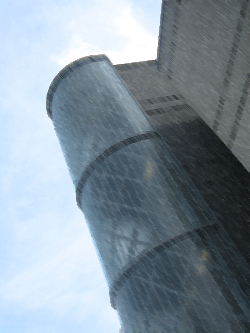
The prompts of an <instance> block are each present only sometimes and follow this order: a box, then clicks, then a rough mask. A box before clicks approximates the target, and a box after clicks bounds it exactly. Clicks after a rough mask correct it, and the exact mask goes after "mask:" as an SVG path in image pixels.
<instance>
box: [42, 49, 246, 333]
mask: <svg viewBox="0 0 250 333" xmlns="http://www.w3.org/2000/svg"><path fill="white" fill-rule="evenodd" d="M47 111H48V115H49V117H50V118H51V119H52V121H53V124H54V127H55V131H56V133H57V136H58V139H59V141H60V144H61V148H62V150H63V153H64V156H65V159H66V162H67V165H68V168H69V172H70V175H71V178H72V181H73V183H74V185H75V189H76V196H77V203H78V206H79V208H80V209H81V210H82V212H83V213H84V215H85V218H86V221H87V223H88V227H89V230H90V232H91V235H92V238H93V241H94V243H95V246H96V250H97V252H98V255H99V258H100V261H101V263H102V267H103V270H104V274H105V276H106V280H107V283H108V285H109V288H110V298H111V304H112V306H113V307H114V308H115V309H117V310H118V313H119V316H120V319H121V321H122V330H123V332H129V333H130V332H150V333H151V332H157V333H159V332H181V333H183V332H186V333H188V332H217V331H218V332H234V333H235V332H244V330H245V329H246V327H247V325H248V320H247V318H249V317H250V312H249V303H247V302H248V301H247V293H248V291H247V288H243V287H244V279H242V277H244V276H246V275H247V274H248V271H247V265H246V263H245V261H244V259H243V258H242V257H241V255H240V253H239V252H238V250H237V248H236V247H235V246H234V244H233V243H232V241H231V240H230V238H229V237H228V235H227V233H226V232H225V231H224V229H223V228H222V227H221V226H220V225H219V223H218V221H217V220H216V218H215V216H214V215H213V214H212V212H211V211H210V210H209V208H208V206H207V205H206V203H205V202H204V200H203V199H202V197H201V195H200V194H199V192H198V191H197V190H196V188H195V187H194V185H193V183H192V182H191V180H190V179H189V178H188V177H187V175H186V174H185V172H184V171H183V170H182V169H181V168H180V166H179V164H178V161H176V160H175V159H174V157H173V156H172V155H171V152H170V150H169V148H168V147H167V145H166V144H165V143H164V142H163V140H162V139H161V137H160V136H159V134H158V133H157V132H156V130H155V128H154V127H153V126H152V125H151V123H150V122H149V121H148V119H147V118H146V117H145V116H144V114H143V111H142V110H141V108H140V106H139V104H138V103H137V102H136V101H135V99H134V98H133V96H132V95H131V94H130V92H129V91H128V89H127V88H126V86H125V84H124V83H123V81H122V80H121V78H120V77H119V75H118V74H117V72H116V70H115V69H114V67H113V66H112V63H111V62H110V60H109V59H108V58H107V57H106V56H105V55H98V56H90V57H85V58H81V59H79V60H77V61H75V62H73V63H71V64H70V65H68V66H66V67H65V68H64V69H63V70H62V71H61V72H60V73H59V74H58V75H57V76H56V77H55V79H54V80H53V82H52V84H51V86H50V88H49V91H48V95H47ZM227 251H228V252H227ZM229 252H230V260H228V256H227V253H229ZM232 258H233V260H234V261H235V262H236V261H237V274H236V270H235V268H234V267H233V266H232V264H231V260H232ZM242 286H243V287H242Z"/></svg>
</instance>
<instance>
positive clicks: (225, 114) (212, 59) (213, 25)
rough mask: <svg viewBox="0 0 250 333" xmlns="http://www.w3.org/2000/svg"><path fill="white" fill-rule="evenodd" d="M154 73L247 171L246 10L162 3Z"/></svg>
mask: <svg viewBox="0 0 250 333" xmlns="http://www.w3.org/2000/svg"><path fill="white" fill-rule="evenodd" d="M158 60H159V70H160V71H161V73H162V74H164V75H165V76H166V77H168V78H169V79H170V80H171V82H172V84H173V86H175V87H176V89H178V91H179V92H180V93H181V94H182V95H183V96H184V97H185V99H186V100H187V101H188V103H189V104H190V105H191V106H192V107H193V108H194V109H195V110H196V111H197V112H198V114H199V115H200V116H201V117H202V119H204V121H205V122H206V123H207V124H208V125H209V126H210V128H212V129H213V131H214V132H215V133H216V134H217V135H218V136H219V137H220V138H221V140H222V141H223V142H224V143H225V144H226V145H227V146H228V148H229V149H231V151H232V152H233V154H234V155H235V156H236V157H237V158H238V159H239V161H240V162H241V163H242V164H243V166H244V167H245V168H246V169H247V170H248V171H250V144H249V142H250V97H249V92H250V8H249V2H248V1H238V0H227V1H226V0H222V1H210V0H204V1H199V0H189V1H188V0H182V1H177V0H168V1H163V3H162V13H161V26H160V35H159V45H158Z"/></svg>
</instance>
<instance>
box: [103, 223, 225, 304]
mask: <svg viewBox="0 0 250 333" xmlns="http://www.w3.org/2000/svg"><path fill="white" fill-rule="evenodd" d="M219 228H220V225H219V224H217V223H214V224H209V225H206V226H204V227H201V228H196V229H193V230H191V231H187V232H184V233H183V234H181V235H178V236H176V237H173V238H172V239H168V240H167V241H165V242H163V243H161V244H160V245H158V246H156V247H154V248H153V249H152V250H149V251H147V252H146V253H141V255H140V257H139V258H138V259H136V260H134V261H133V262H132V263H130V264H129V265H128V266H127V267H125V269H124V272H123V273H122V274H121V275H120V277H119V278H118V279H117V280H116V281H114V282H113V284H112V285H111V287H110V291H109V296H110V303H111V306H112V308H113V309H116V302H115V298H116V296H117V293H118V291H119V289H120V288H121V287H122V286H123V284H124V283H125V282H126V280H127V279H128V278H129V277H130V276H131V274H132V272H133V271H134V270H135V269H136V268H137V267H138V266H139V265H140V264H141V263H144V264H147V262H148V261H150V258H152V257H154V256H155V255H157V253H160V252H162V251H164V250H166V249H167V248H169V247H171V246H173V245H174V244H176V243H179V242H181V241H183V240H185V239H186V238H188V237H190V236H191V235H193V234H195V233H196V234H200V233H203V232H206V231H208V230H214V231H217V230H218V229H219Z"/></svg>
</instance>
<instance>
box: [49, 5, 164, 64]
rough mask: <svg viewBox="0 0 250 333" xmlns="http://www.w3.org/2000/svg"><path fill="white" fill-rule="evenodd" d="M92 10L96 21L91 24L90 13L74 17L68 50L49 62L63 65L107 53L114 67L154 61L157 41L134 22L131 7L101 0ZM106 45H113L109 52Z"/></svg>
mask: <svg viewBox="0 0 250 333" xmlns="http://www.w3.org/2000/svg"><path fill="white" fill-rule="evenodd" d="M104 6H105V8H104ZM107 7H108V8H107ZM91 11H92V12H93V11H95V14H94V17H95V20H93V21H92V22H90V21H89V20H88V19H86V15H89V11H86V12H85V13H83V15H84V16H83V17H82V16H80V17H76V18H75V19H74V20H71V21H70V22H69V24H68V28H67V29H68V30H69V31H70V35H71V40H70V42H69V43H70V45H69V48H68V47H67V50H65V51H63V52H62V54H61V55H57V56H55V55H53V56H52V57H51V60H52V61H55V62H57V63H58V64H60V65H62V66H66V65H67V64H69V63H70V62H72V61H74V60H76V59H78V58H81V57H84V56H88V55H93V54H106V55H107V56H108V57H109V58H110V60H111V61H112V63H113V64H121V63H127V62H135V61H144V60H151V59H155V58H156V50H157V42H158V41H157V38H156V37H154V36H152V35H151V34H150V33H149V32H148V31H147V30H146V28H145V27H143V26H142V25H141V24H140V23H139V22H137V20H136V19H135V17H134V16H135V14H134V13H133V8H132V6H131V4H128V3H127V2H126V1H122V2H121V3H119V4H118V5H117V3H116V2H113V1H109V2H108V3H106V4H105V5H104V4H103V3H102V1H101V2H100V3H98V6H97V7H96V8H92V9H91ZM103 13H105V15H103ZM97 35H99V40H98V42H99V43H98V44H96V41H97V37H96V36H97ZM86 37H87V38H86ZM92 37H93V38H92ZM85 40H88V41H91V43H90V42H86V41H85ZM111 41H112V42H111ZM109 45H112V49H111V48H110V46H109ZM114 45H115V46H114Z"/></svg>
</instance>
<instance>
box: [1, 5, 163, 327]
mask: <svg viewBox="0 0 250 333" xmlns="http://www.w3.org/2000/svg"><path fill="white" fill-rule="evenodd" d="M0 4H1V12H0V40H1V52H0V69H1V76H0V85H1V90H0V91H1V93H0V110H1V121H0V126H1V128H0V136H1V138H0V145H1V149H0V222H1V223H0V332H3V333H21V332H22V333H24V332H25V333H40V332H41V333H44V332H46V333H64V332H67V333H68V332H74V333H77V332H81V333H82V332H85V333H113V332H118V331H119V327H120V323H119V320H118V317H117V314H116V311H114V310H113V309H112V308H111V306H110V301H109V293H108V287H107V284H106V281H105V279H104V275H103V273H102V269H101V266H100V263H99V260H98V257H97V255H96V253H95V249H94V246H93V244H92V241H91V238H90V235H89V232H88V228H87V225H86V222H85V220H84V216H83V214H82V213H81V211H80V210H79V209H78V208H77V205H76V201H75V191H74V187H73V184H72V182H71V179H70V176H69V173H68V170H67V167H66V163H65V161H64V158H63V155H62V152H61V149H60V146H59V142H58V140H57V137H56V134H55V131H54V128H53V125H52V122H51V120H50V119H49V118H48V116H47V113H46V107H45V106H46V94H47V90H48V88H49V85H50V83H51V81H52V80H53V78H54V77H55V75H56V74H57V73H58V72H59V71H60V70H61V69H62V68H63V67H64V66H65V65H67V64H68V63H69V62H71V61H74V60H76V59H78V58H80V57H84V56H88V55H95V54H106V55H107V56H108V57H109V58H110V60H111V61H112V62H113V64H121V63H127V62H134V61H142V60H150V59H155V58H156V55H157V43H158V34H159V23H160V11H161V0H135V1H129V0H119V1H117V0H96V1H94V0H91V1H89V0H82V1H80V0H70V1H68V0H50V1H45V0H36V1H34V0H33V1H31V0H21V1H20V0H11V1H5V0H2V1H0Z"/></svg>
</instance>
